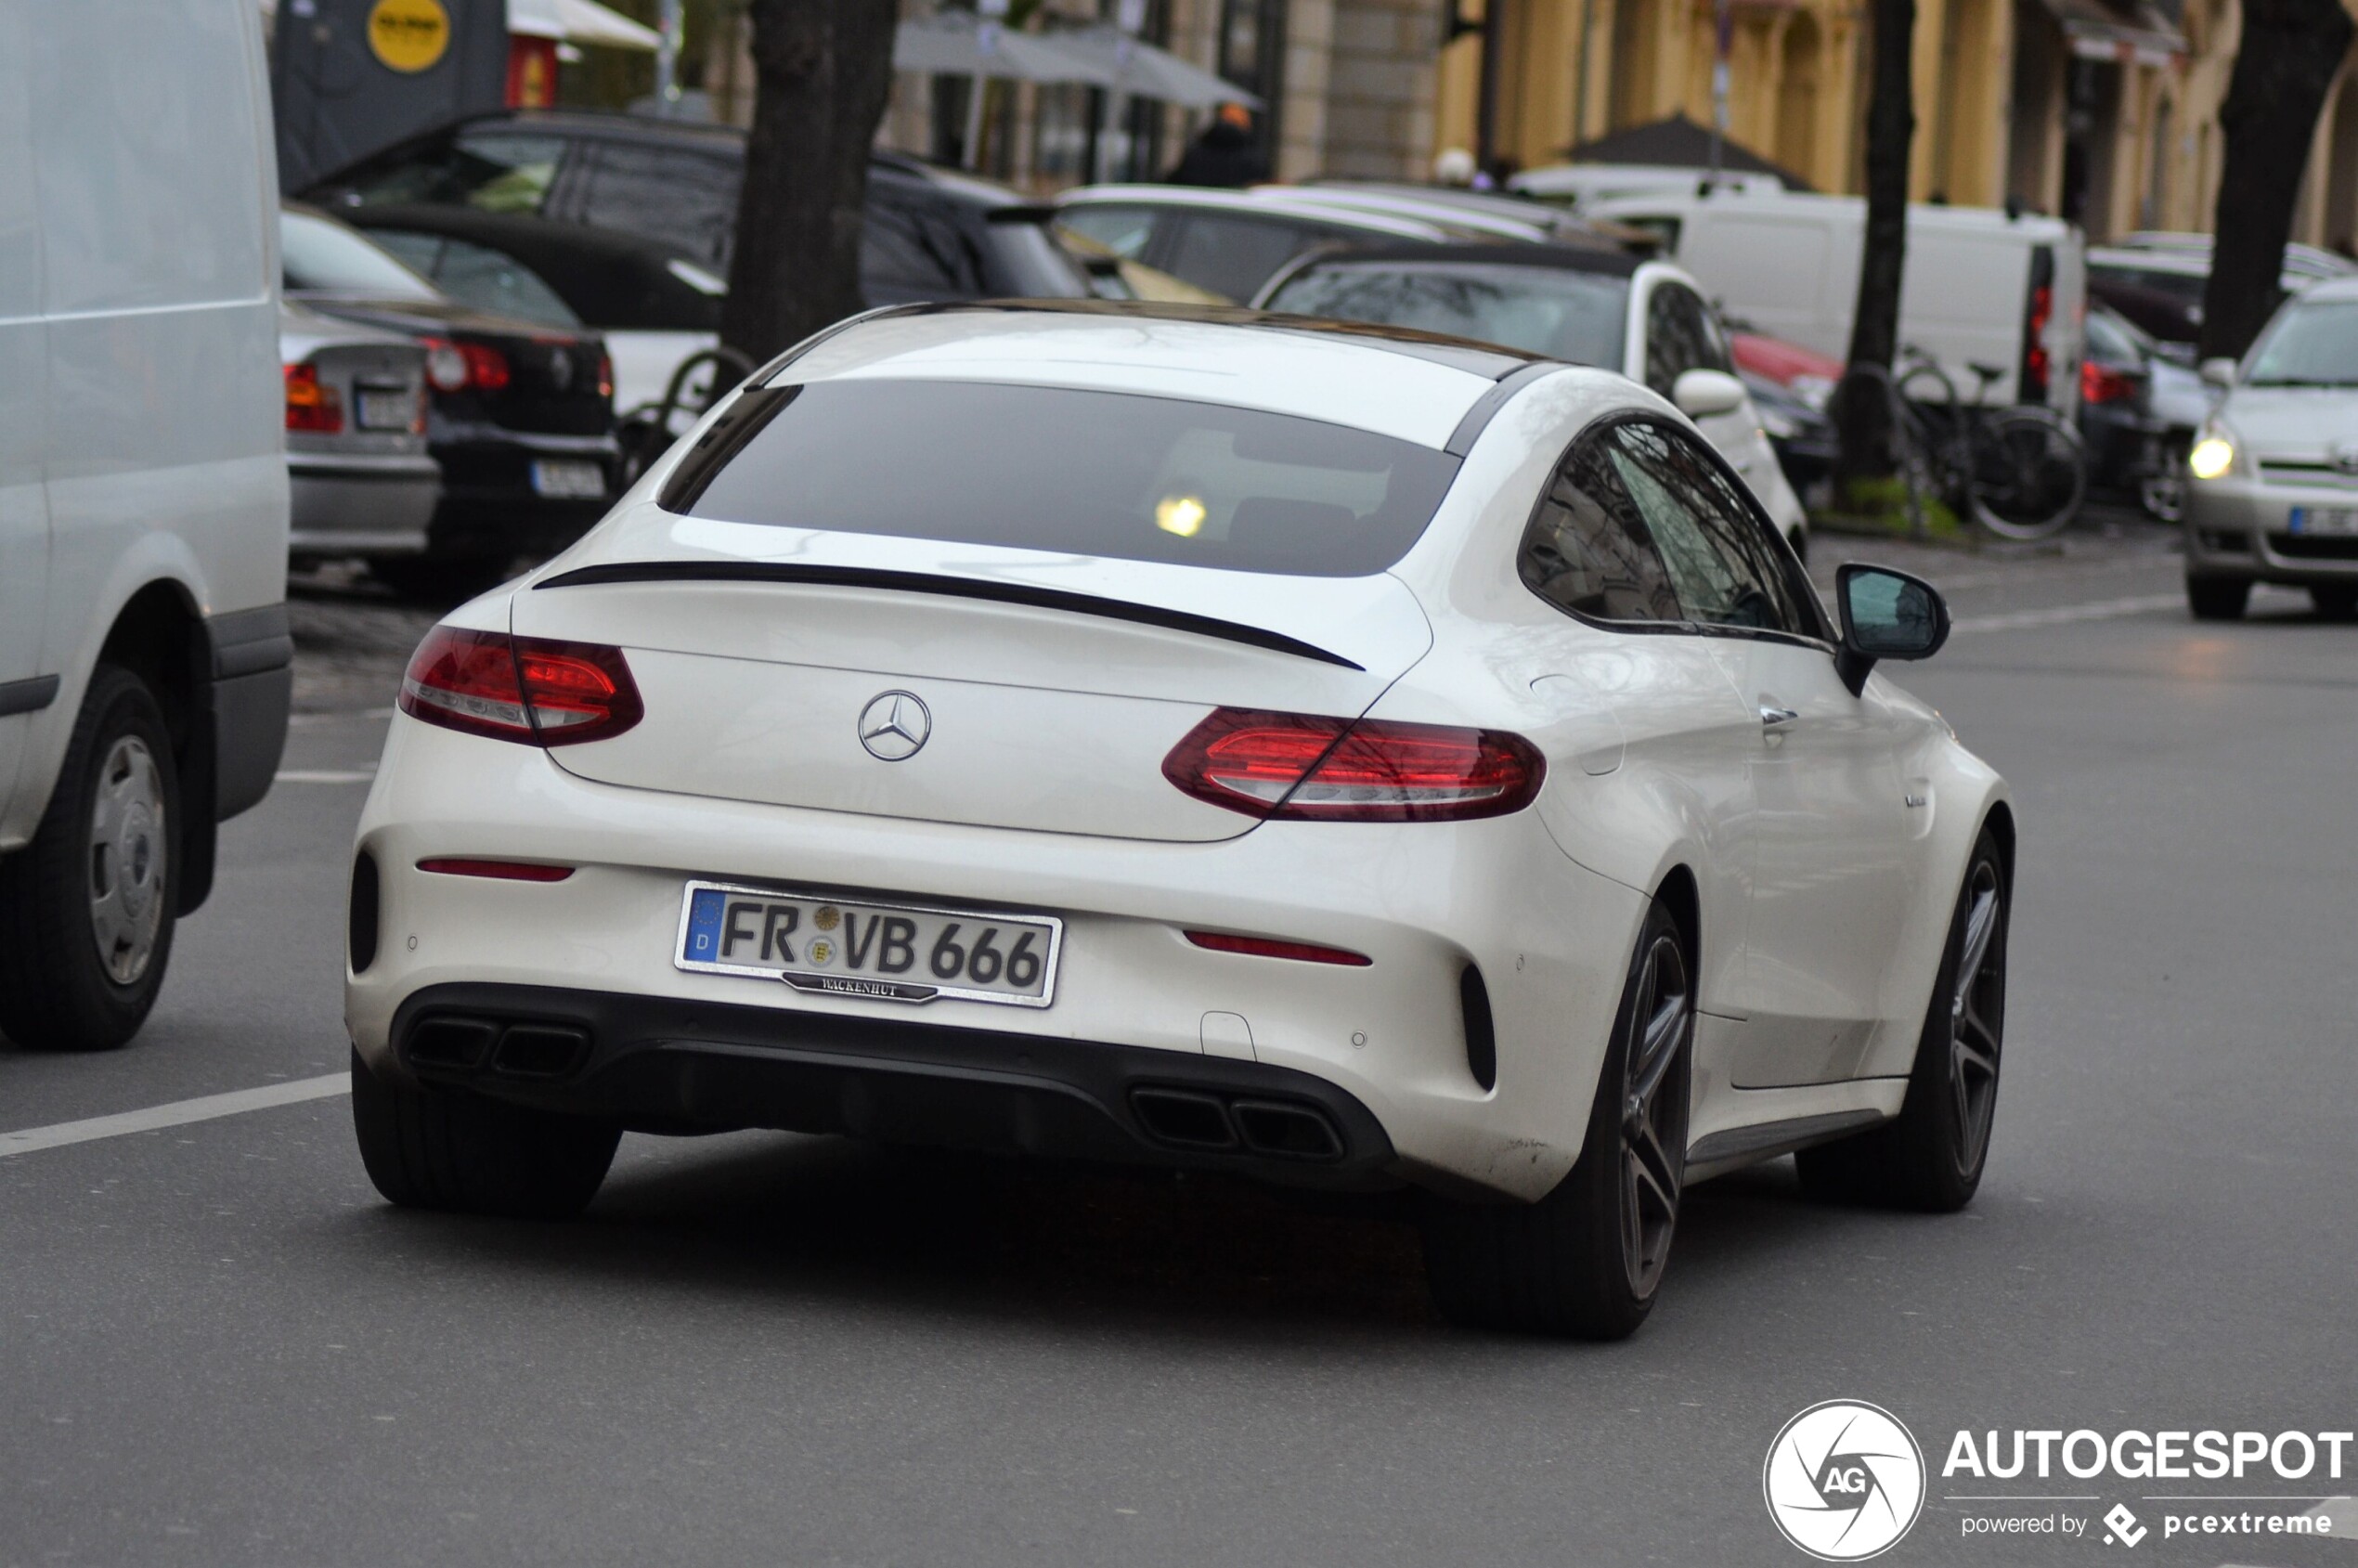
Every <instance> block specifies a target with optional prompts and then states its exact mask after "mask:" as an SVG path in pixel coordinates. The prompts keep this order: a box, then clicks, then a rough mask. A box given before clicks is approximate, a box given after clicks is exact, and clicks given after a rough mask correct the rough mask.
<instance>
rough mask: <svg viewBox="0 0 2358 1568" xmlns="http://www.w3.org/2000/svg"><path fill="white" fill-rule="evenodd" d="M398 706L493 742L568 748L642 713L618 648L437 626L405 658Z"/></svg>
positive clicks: (417, 716) (625, 724)
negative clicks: (406, 670)
mask: <svg viewBox="0 0 2358 1568" xmlns="http://www.w3.org/2000/svg"><path fill="white" fill-rule="evenodd" d="M401 711H402V712H404V713H406V714H408V715H409V717H411V718H412V719H423V720H425V722H427V723H429V724H439V725H441V726H442V727H443V728H445V729H447V730H460V731H463V732H466V733H468V734H471V735H488V736H490V737H492V738H493V739H495V740H502V741H522V742H524V743H525V744H526V745H532V744H535V743H537V744H538V745H575V744H577V743H578V742H581V741H596V740H604V739H605V738H607V737H608V736H610V735H618V734H620V733H622V732H624V731H625V730H628V729H629V728H630V727H631V726H632V725H633V724H636V723H638V722H639V720H640V719H641V717H643V716H644V715H645V712H646V709H645V708H644V707H643V706H641V703H640V701H639V687H638V684H637V683H636V682H635V681H633V680H631V679H630V667H629V666H628V664H626V663H624V662H623V657H622V650H621V649H619V648H608V647H603V646H601V645H599V644H597V643H593V642H551V641H543V640H541V639H539V638H533V637H510V636H508V635H507V634H506V633H504V632H498V631H464V630H460V628H456V627H447V626H445V627H436V628H434V630H433V631H431V632H428V633H427V634H426V640H425V641H423V642H421V643H420V644H418V651H417V652H416V653H415V654H411V655H410V658H409V668H408V672H407V673H406V674H404V675H403V676H402V678H401Z"/></svg>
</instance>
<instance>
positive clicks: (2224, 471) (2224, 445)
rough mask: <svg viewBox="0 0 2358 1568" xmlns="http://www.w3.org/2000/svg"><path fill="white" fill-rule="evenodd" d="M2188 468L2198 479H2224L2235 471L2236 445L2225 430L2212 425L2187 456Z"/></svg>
mask: <svg viewBox="0 0 2358 1568" xmlns="http://www.w3.org/2000/svg"><path fill="white" fill-rule="evenodd" d="M2186 466H2187V467H2188V468H2189V469H2191V470H2193V471H2194V475H2195V477H2196V478H2197V479H2223V478H2225V477H2226V476H2227V475H2228V474H2230V473H2234V472H2235V441H2234V440H2233V439H2232V438H2230V437H2229V435H2228V434H2227V433H2226V432H2225V431H2224V430H2222V429H2221V428H2220V427H2219V426H2217V425H2212V426H2211V427H2209V429H2207V430H2205V431H2204V432H2203V433H2202V439H2201V440H2199V441H2196V443H2195V447H2194V450H2193V451H2191V452H2189V453H2187V454H2186Z"/></svg>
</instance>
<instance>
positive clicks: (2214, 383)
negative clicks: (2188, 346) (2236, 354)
mask: <svg viewBox="0 0 2358 1568" xmlns="http://www.w3.org/2000/svg"><path fill="white" fill-rule="evenodd" d="M2202 384H2203V385H2205V386H2207V387H2209V388H2210V390H2211V391H2213V392H2229V391H2232V390H2234V388H2235V361H2234V360H2232V359H2206V360H2204V361H2203V362H2202Z"/></svg>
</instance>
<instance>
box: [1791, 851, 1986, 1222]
mask: <svg viewBox="0 0 2358 1568" xmlns="http://www.w3.org/2000/svg"><path fill="white" fill-rule="evenodd" d="M2009 891H2010V890H2009V888H2008V887H2007V885H2006V863H2005V860H2004V857H2003V856H2002V854H2001V852H2000V850H1999V848H1998V840H1997V836H1996V835H1995V834H1993V833H1991V832H1990V830H1989V829H1988V828H1986V827H1985V828H1983V829H1982V830H1981V837H1980V838H1979V839H1978V840H1977V841H1976V843H1975V845H1974V852H1973V858H1972V860H1971V861H1970V862H1967V864H1966V867H1965V882H1964V887H1963V888H1962V889H1960V890H1959V892H1958V894H1957V908H1956V913H1955V914H1954V916H1953V917H1952V918H1951V919H1950V925H1949V940H1948V944H1947V946H1946V947H1944V948H1943V949H1942V952H1941V958H1940V971H1939V973H1938V975H1937V977H1936V978H1935V980H1934V982H1933V988H1932V1004H1931V1005H1930V1007H1929V1008H1927V1009H1926V1012H1925V1016H1924V1032H1923V1033H1922V1034H1921V1035H1920V1036H1919V1037H1918V1038H1917V1041H1916V1065H1915V1068H1914V1069H1913V1071H1912V1072H1911V1074H1910V1075H1909V1079H1908V1096H1907V1098H1906V1100H1905V1101H1904V1102H1902V1104H1901V1107H1900V1111H1899V1115H1898V1118H1897V1119H1896V1120H1894V1121H1888V1122H1885V1124H1884V1125H1883V1126H1881V1127H1877V1128H1874V1129H1872V1131H1869V1132H1865V1133H1861V1134H1857V1135H1856V1136H1854V1137H1848V1138H1845V1139H1843V1140H1841V1141H1840V1142H1838V1143H1831V1144H1822V1145H1820V1146H1819V1147H1816V1148H1810V1149H1804V1150H1802V1151H1801V1153H1799V1154H1798V1155H1796V1156H1794V1163H1795V1164H1796V1165H1798V1166H1799V1167H1800V1170H1801V1185H1802V1189H1803V1190H1804V1191H1805V1192H1807V1193H1808V1194H1809V1195H1810V1196H1811V1197H1812V1198H1819V1199H1832V1200H1834V1201H1838V1202H1846V1203H1869V1204H1875V1205H1878V1206H1882V1207H1887V1208H1898V1209H1922V1210H1927V1211H1931V1212H1944V1213H1945V1212H1950V1211H1952V1210H1957V1209H1962V1208H1963V1207H1964V1206H1965V1205H1966V1204H1967V1203H1969V1202H1971V1201H1972V1200H1973V1195H1974V1191H1975V1189H1976V1188H1977V1187H1978V1186H1980V1185H1981V1173H1982V1169H1983V1167H1984V1165H1985V1164H1987V1162H1988V1160H1989V1129H1990V1124H1991V1121H1992V1120H1993V1119H1994V1117H1995V1116H1996V1113H1997V1108H1998V1066H1999V1054H2000V1050H2001V1047H2002V1044H2003V1042H2004V1036H2005V1017H2006V916H2007V912H2008V908H2009V899H2008V894H2009Z"/></svg>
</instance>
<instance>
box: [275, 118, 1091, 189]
mask: <svg viewBox="0 0 2358 1568" xmlns="http://www.w3.org/2000/svg"><path fill="white" fill-rule="evenodd" d="M488 130H513V131H515V132H517V133H518V134H520V135H529V134H531V133H533V132H536V131H537V132H546V133H554V134H555V135H558V136H565V137H568V138H570V139H574V140H582V141H609V142H614V141H624V142H636V143H639V144H641V145H642V146H670V147H676V148H685V149H690V150H693V151H696V152H702V153H706V154H707V155H710V156H713V157H717V158H722V159H728V160H731V161H742V160H743V159H744V157H745V132H744V131H742V130H739V129H738V128H737V127H736V126H734V125H718V124H714V123H710V122H709V121H693V120H656V119H654V118H651V117H649V116H647V115H643V114H616V113H613V112H609V111H602V110H584V109H495V110H486V111H485V112H484V113H481V114H474V115H470V116H468V117H467V118H465V119H463V120H460V121H456V122H452V123H446V124H442V125H437V126H435V127H434V128H433V129H431V130H428V131H424V132H421V133H420V134H418V135H417V136H409V137H407V138H405V139H404V140H401V141H398V142H395V143H394V144H393V145H392V146H390V147H384V148H379V149H375V150H374V151H371V152H369V153H367V154H365V155H364V156H362V157H359V158H356V159H353V160H352V161H350V162H346V163H343V164H341V165H339V166H338V167H336V168H333V169H330V170H329V171H328V172H327V173H325V174H324V175H320V176H318V177H317V179H314V180H313V181H312V182H311V183H310V185H309V186H308V187H306V188H307V189H313V190H317V189H322V188H329V187H332V186H334V185H335V184H337V183H338V182H339V181H341V180H343V179H344V178H345V177H347V176H348V175H352V174H354V173H356V172H357V171H359V170H361V169H363V168H366V167H369V166H370V165H372V164H375V163H376V162H379V161H380V160H381V159H383V158H386V157H389V156H397V155H399V154H400V153H402V152H404V151H406V150H408V149H411V148H415V147H421V146H425V145H428V144H430V143H433V142H436V141H439V140H440V139H442V138H443V137H445V136H463V135H466V134H467V133H469V132H473V131H488ZM868 160H869V162H868V167H869V171H870V173H871V174H872V175H874V174H883V175H886V176H887V178H890V177H899V178H900V179H903V180H907V181H913V182H921V183H923V184H925V185H926V186H929V187H931V188H933V189H935V190H937V191H939V192H941V193H942V194H944V195H947V196H949V197H951V198H952V200H955V201H962V202H964V203H965V204H967V205H971V206H983V207H1010V206H1025V205H1029V204H1030V203H1029V201H1028V199H1027V198H1025V197H1023V196H1021V195H1019V194H1018V193H1017V192H1016V191H1013V190H1010V189H1008V188H1006V187H1004V186H998V185H993V184H991V182H990V181H988V180H984V179H979V178H978V177H976V176H975V175H968V174H965V173H962V172H959V171H956V170H952V169H944V168H939V167H937V166H936V165H934V164H931V163H928V162H925V161H924V160H923V159H920V158H913V157H911V156H910V155H908V154H907V153H905V152H893V151H888V150H887V149H882V148H877V149H872V150H871V151H870V152H869V154H868ZM1043 211H1044V210H1043Z"/></svg>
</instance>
